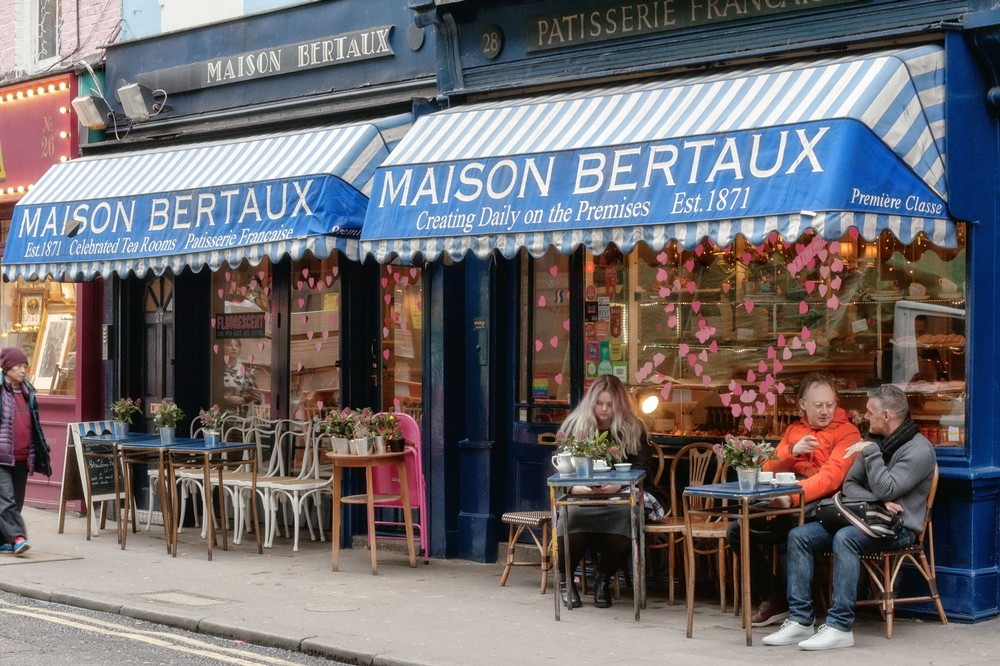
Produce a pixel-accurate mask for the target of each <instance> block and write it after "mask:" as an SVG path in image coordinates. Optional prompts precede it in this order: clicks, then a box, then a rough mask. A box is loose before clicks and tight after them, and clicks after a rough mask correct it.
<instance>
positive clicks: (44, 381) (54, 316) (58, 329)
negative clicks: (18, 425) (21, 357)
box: [0, 279, 76, 395]
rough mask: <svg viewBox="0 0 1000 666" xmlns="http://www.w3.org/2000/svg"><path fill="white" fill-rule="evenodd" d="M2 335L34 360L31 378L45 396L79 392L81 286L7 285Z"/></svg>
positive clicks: (2, 295)
mask: <svg viewBox="0 0 1000 666" xmlns="http://www.w3.org/2000/svg"><path fill="white" fill-rule="evenodd" d="M0 338H2V342H3V344H2V346H4V347H20V348H21V349H23V350H24V353H25V355H27V357H28V358H29V359H30V364H31V366H30V368H29V373H30V375H29V381H30V382H31V383H32V385H33V386H34V387H35V389H36V390H37V391H38V392H39V393H40V394H42V395H46V394H48V395H73V394H74V393H75V392H76V285H75V284H72V283H68V282H67V283H63V282H55V281H53V280H45V281H44V282H25V281H24V280H23V279H18V280H17V281H16V282H7V283H4V284H3V287H2V291H0Z"/></svg>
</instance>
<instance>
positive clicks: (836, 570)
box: [786, 523, 914, 631]
mask: <svg viewBox="0 0 1000 666" xmlns="http://www.w3.org/2000/svg"><path fill="white" fill-rule="evenodd" d="M913 538H914V536H913V532H911V531H910V530H908V529H906V528H904V529H903V530H902V532H900V533H899V536H898V537H896V538H895V539H891V538H890V539H873V538H871V537H869V536H865V535H864V534H862V533H861V532H860V531H859V530H858V529H857V528H856V527H844V528H841V529H840V530H838V531H837V532H836V534H831V533H830V532H829V531H827V529H826V528H825V527H823V526H822V525H820V524H819V523H806V524H805V525H801V526H799V527H796V528H795V529H793V530H792V531H791V532H790V533H789V534H788V563H787V565H786V570H787V572H788V611H789V617H790V618H791V619H792V620H795V621H796V622H798V623H799V624H804V625H809V624H812V622H813V608H812V583H813V566H814V561H815V556H816V555H817V554H823V553H828V552H832V553H833V596H832V598H831V599H830V610H829V611H828V612H827V616H826V624H827V625H828V626H830V627H833V628H834V629H839V630H840V631H850V630H851V627H853V626H854V606H855V605H856V604H857V601H858V579H859V577H860V576H861V555H863V554H866V553H874V552H877V551H880V550H886V549H894V548H905V547H906V546H909V545H910V544H912V543H913Z"/></svg>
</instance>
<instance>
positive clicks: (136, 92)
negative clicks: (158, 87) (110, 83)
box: [118, 83, 166, 123]
mask: <svg viewBox="0 0 1000 666" xmlns="http://www.w3.org/2000/svg"><path fill="white" fill-rule="evenodd" d="M157 92H162V91H157ZM118 99H119V100H120V101H121V103H122V108H123V109H124V110H125V115H126V116H128V117H129V118H131V119H132V120H134V121H135V122H137V123H142V122H145V121H147V120H149V119H150V118H151V117H153V116H155V115H156V114H158V113H159V112H160V111H162V110H163V102H166V93H163V102H160V103H157V102H156V100H155V99H154V98H153V91H152V90H150V89H149V88H147V87H146V86H144V85H142V84H141V83H130V84H129V85H127V86H122V87H121V88H119V89H118Z"/></svg>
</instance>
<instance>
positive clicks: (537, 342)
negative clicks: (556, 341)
mask: <svg viewBox="0 0 1000 666" xmlns="http://www.w3.org/2000/svg"><path fill="white" fill-rule="evenodd" d="M544 346H545V345H544V344H543V343H542V341H541V340H535V351H536V352H540V351H542V347H544Z"/></svg>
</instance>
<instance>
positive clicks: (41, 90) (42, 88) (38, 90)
mask: <svg viewBox="0 0 1000 666" xmlns="http://www.w3.org/2000/svg"><path fill="white" fill-rule="evenodd" d="M35 92H37V93H38V94H39V95H44V94H45V87H44V86H38V89H37V90H36V91H35Z"/></svg>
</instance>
